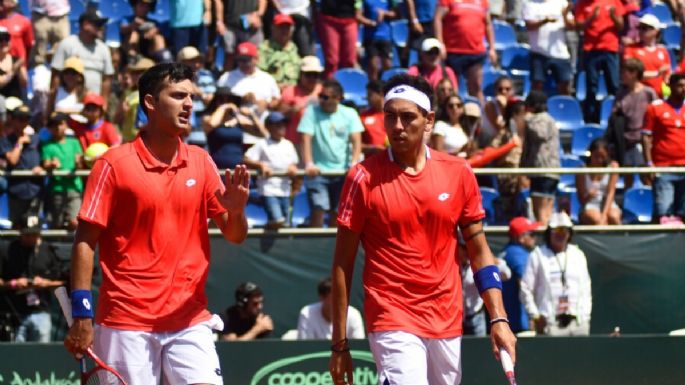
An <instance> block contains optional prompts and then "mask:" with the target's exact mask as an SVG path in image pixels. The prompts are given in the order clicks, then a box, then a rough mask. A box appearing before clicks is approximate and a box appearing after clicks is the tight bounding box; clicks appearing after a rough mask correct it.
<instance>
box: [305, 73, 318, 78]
mask: <svg viewBox="0 0 685 385" xmlns="http://www.w3.org/2000/svg"><path fill="white" fill-rule="evenodd" d="M320 75H321V74H320V73H319V72H302V76H305V77H308V78H318V77H319V76H320Z"/></svg>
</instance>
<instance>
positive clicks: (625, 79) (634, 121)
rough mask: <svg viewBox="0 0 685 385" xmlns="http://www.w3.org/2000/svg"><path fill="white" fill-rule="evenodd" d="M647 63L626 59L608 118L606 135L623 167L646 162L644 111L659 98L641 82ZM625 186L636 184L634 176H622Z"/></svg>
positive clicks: (615, 156)
mask: <svg viewBox="0 0 685 385" xmlns="http://www.w3.org/2000/svg"><path fill="white" fill-rule="evenodd" d="M643 71H644V64H642V62H641V61H639V60H637V59H633V58H631V59H627V60H626V61H624V62H623V66H621V88H619V89H618V93H617V94H616V100H615V101H614V105H613V107H612V111H611V116H610V117H609V122H608V127H607V131H606V134H605V138H606V139H607V140H608V142H609V145H610V148H611V149H612V150H613V158H614V159H616V160H617V161H618V163H619V164H620V165H621V166H625V167H640V166H643V165H644V164H645V163H644V162H645V160H644V155H643V154H642V144H641V142H642V123H643V122H644V116H645V111H647V107H648V106H649V104H650V103H652V101H654V100H656V99H657V95H656V92H655V91H654V90H653V89H652V88H651V87H647V86H645V85H644V84H642V83H641V82H640V80H642V74H643ZM623 179H624V183H625V187H626V188H630V187H631V186H632V185H633V175H632V174H628V175H624V176H623Z"/></svg>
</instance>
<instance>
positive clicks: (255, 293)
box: [220, 282, 274, 341]
mask: <svg viewBox="0 0 685 385" xmlns="http://www.w3.org/2000/svg"><path fill="white" fill-rule="evenodd" d="M221 318H222V320H223V321H224V330H223V331H222V332H221V333H220V335H221V339H222V340H225V341H250V340H255V339H262V338H267V337H269V335H270V334H271V332H272V331H273V329H274V324H273V320H271V316H269V315H267V314H265V313H264V294H263V293H262V289H261V288H260V287H259V286H257V285H256V284H254V283H252V282H243V283H241V284H240V285H239V286H238V287H237V288H236V289H235V305H233V306H231V307H229V308H227V309H226V310H225V311H224V312H223V313H222V314H221Z"/></svg>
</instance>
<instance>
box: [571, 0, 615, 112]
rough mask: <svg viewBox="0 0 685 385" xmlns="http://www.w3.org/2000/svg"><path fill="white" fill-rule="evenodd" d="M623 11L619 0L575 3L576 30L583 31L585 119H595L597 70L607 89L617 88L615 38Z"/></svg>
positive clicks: (613, 93) (610, 90) (588, 0)
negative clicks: (585, 93) (601, 72)
mask: <svg viewBox="0 0 685 385" xmlns="http://www.w3.org/2000/svg"><path fill="white" fill-rule="evenodd" d="M624 14H625V10H624V8H623V3H622V2H621V0H579V1H578V3H577V4H576V12H575V15H576V29H578V31H584V32H585V40H584V41H583V61H584V64H583V68H585V72H586V76H585V86H586V89H587V96H586V97H585V121H589V122H599V102H598V101H597V100H596V96H595V95H597V90H598V88H599V72H600V71H603V72H604V79H605V80H606V86H607V92H608V93H609V95H615V94H616V91H617V90H618V86H619V81H618V68H619V57H618V49H619V44H618V43H619V40H618V34H619V32H620V31H621V30H622V29H623V15H624Z"/></svg>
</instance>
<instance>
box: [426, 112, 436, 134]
mask: <svg viewBox="0 0 685 385" xmlns="http://www.w3.org/2000/svg"><path fill="white" fill-rule="evenodd" d="M434 124H435V111H428V113H427V114H426V128H425V131H426V132H431V131H432V130H433V125H434Z"/></svg>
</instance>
